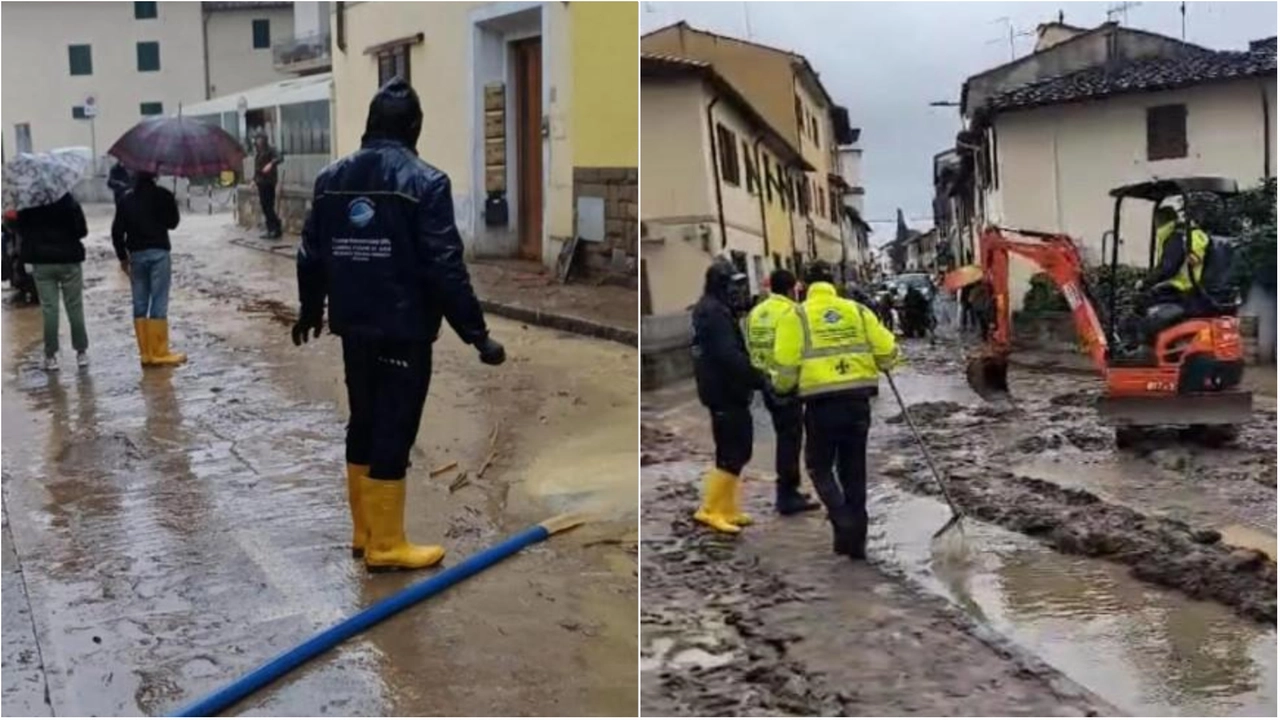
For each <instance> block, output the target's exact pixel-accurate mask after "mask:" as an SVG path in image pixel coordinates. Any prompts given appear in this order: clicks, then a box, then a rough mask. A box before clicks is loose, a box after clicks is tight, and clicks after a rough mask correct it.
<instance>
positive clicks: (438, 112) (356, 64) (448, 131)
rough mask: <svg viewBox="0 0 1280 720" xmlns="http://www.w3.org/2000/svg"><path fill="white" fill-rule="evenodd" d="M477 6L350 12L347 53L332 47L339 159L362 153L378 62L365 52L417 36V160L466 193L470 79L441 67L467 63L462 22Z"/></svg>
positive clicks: (412, 70) (413, 61) (378, 5)
mask: <svg viewBox="0 0 1280 720" xmlns="http://www.w3.org/2000/svg"><path fill="white" fill-rule="evenodd" d="M482 4H483V3H468V2H448V3H395V2H363V3H353V4H349V5H348V6H347V8H346V14H347V21H346V35H347V49H346V52H343V51H341V50H338V49H337V47H336V46H335V47H334V48H333V92H334V106H335V109H336V113H335V114H334V123H335V126H336V127H335V128H334V130H335V132H334V138H335V140H336V147H335V154H336V155H337V156H339V157H341V156H343V155H347V154H349V153H352V152H355V151H356V150H357V149H358V148H359V147H360V136H361V135H363V134H364V123H365V118H366V116H367V115H368V112H369V101H370V100H372V99H373V94H374V93H375V92H377V89H378V63H377V61H376V60H375V59H374V58H373V56H371V55H366V54H365V53H364V50H365V48H367V47H369V46H372V45H377V44H379V43H383V42H386V41H388V40H392V39H394V38H398V37H404V36H406V35H411V34H413V33H415V32H421V33H423V36H424V38H423V41H422V42H421V43H419V44H417V45H414V46H413V48H412V50H411V51H410V55H409V79H410V82H411V83H412V84H413V88H414V90H416V91H417V93H418V96H419V97H420V98H421V99H422V115H423V117H422V136H421V137H420V138H419V139H418V153H419V154H420V155H422V158H423V159H424V160H426V161H427V162H429V163H431V164H432V165H435V166H436V167H439V168H440V169H441V170H443V171H444V172H446V173H448V175H449V178H450V179H451V180H452V182H453V187H454V190H455V192H456V191H457V190H460V189H462V188H469V187H470V186H471V143H470V136H471V130H470V127H469V126H468V122H469V117H470V115H469V114H468V102H469V97H468V92H467V75H466V73H462V72H441V71H440V68H444V67H449V68H458V67H463V66H464V65H463V64H464V63H467V62H469V60H468V57H467V48H468V42H467V41H468V33H467V32H466V30H467V28H468V19H467V15H468V13H469V12H470V10H471V9H472V8H473V7H475V6H478V5H482ZM335 37H336V36H335Z"/></svg>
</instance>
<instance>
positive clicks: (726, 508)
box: [693, 258, 768, 533]
mask: <svg viewBox="0 0 1280 720" xmlns="http://www.w3.org/2000/svg"><path fill="white" fill-rule="evenodd" d="M747 297H748V291H747V277H746V275H744V274H742V273H741V272H739V271H738V269H737V268H736V267H734V266H733V263H731V262H729V261H728V260H726V259H723V258H721V259H718V260H716V261H715V262H714V263H712V264H711V267H709V268H707V276H706V283H705V285H704V287H703V294H702V298H701V299H700V300H698V304H697V305H695V306H694V307H693V372H694V378H695V379H696V381H697V384H698V399H699V400H701V401H702V404H703V405H704V406H706V408H707V410H709V411H710V412H711V435H712V438H713V439H714V440H715V445H716V457H715V467H713V468H712V469H711V470H710V471H708V473H707V475H706V478H705V479H704V490H703V499H702V506H701V507H699V508H698V511H697V512H696V513H694V516H693V517H694V519H695V520H697V521H698V522H700V523H703V524H704V525H707V526H709V527H711V528H712V529H714V530H717V531H719V532H724V533H736V532H739V531H740V530H741V529H742V525H744V524H746V523H747V522H749V519H748V518H747V517H746V516H744V515H743V514H742V512H741V508H740V507H739V501H738V497H739V492H740V490H739V487H738V484H739V478H740V476H741V475H742V469H743V468H744V467H746V465H747V463H748V462H749V461H750V460H751V446H752V443H754V442H755V436H754V427H753V425H752V420H751V398H752V395H753V394H754V393H755V391H756V390H763V389H764V388H766V387H767V386H768V376H767V375H765V374H764V373H763V372H761V371H759V370H757V369H756V368H755V367H753V366H752V364H751V356H750V355H749V354H748V353H747V344H746V342H745V341H744V340H743V337H742V327H741V325H740V323H739V316H740V314H741V313H742V312H743V311H744V310H746V307H745V305H746V302H747Z"/></svg>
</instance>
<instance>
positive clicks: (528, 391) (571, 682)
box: [3, 208, 637, 715]
mask: <svg viewBox="0 0 1280 720" xmlns="http://www.w3.org/2000/svg"><path fill="white" fill-rule="evenodd" d="M90 215H91V235H90V242H89V260H88V261H87V262H86V263H85V276H86V285H87V289H86V297H85V303H86V308H87V320H88V328H89V335H90V342H91V349H90V356H91V358H92V365H91V366H90V368H89V369H87V370H81V371H77V370H76V369H75V368H74V367H70V368H69V367H67V365H69V364H70V365H73V364H74V363H68V359H69V355H70V352H69V348H65V347H64V350H63V365H64V369H63V370H62V371H61V372H60V373H56V374H46V373H45V372H44V371H43V370H41V369H40V368H39V361H40V356H41V354H42V353H41V343H40V313H39V310H38V309H35V308H15V307H9V306H6V307H5V309H4V316H3V320H4V328H3V340H4V350H5V353H4V358H5V359H4V403H3V411H4V418H3V420H4V428H5V434H4V453H3V474H4V598H3V599H4V702H5V709H6V712H17V711H18V709H21V711H22V714H60V715H62V714H70V715H87V714H92V715H108V714H111V715H139V714H164V713H167V712H172V711H174V710H175V709H177V708H178V707H180V706H181V705H183V704H185V703H187V702H189V701H192V700H195V699H197V698H199V697H201V696H203V695H204V694H206V693H208V692H211V691H213V690H215V689H217V688H218V687H220V686H222V685H223V684H225V683H227V682H230V681H232V680H234V679H236V678H238V677H239V676H240V675H241V674H243V673H244V672H247V671H249V670H251V669H253V668H254V667H256V666H258V665H259V664H261V663H262V662H264V661H266V660H268V659H270V658H271V657H273V656H275V655H276V654H278V653H280V652H282V651H284V650H286V649H288V648H290V647H292V646H293V645H295V644H296V643H299V642H301V641H303V640H305V639H307V638H308V637H310V636H311V635H312V634H313V633H315V632H317V631H319V630H321V629H323V628H325V627H327V626H328V625H330V624H332V623H334V622H336V621H338V620H341V619H342V618H344V617H346V616H349V615H350V614H352V613H354V612H356V611H357V610H359V609H360V608H362V607H365V606H367V605H369V604H371V603H373V602H375V601H377V600H378V599H380V598H383V597H386V596H388V595H390V594H391V593H393V592H395V591H396V590H398V589H400V588H402V587H404V586H406V585H408V584H410V583H412V582H414V581H416V580H420V579H422V578H425V577H427V576H429V574H430V571H424V572H419V573H407V574H391V575H378V576H370V575H369V574H367V573H366V572H365V571H364V570H363V566H362V565H360V564H359V563H358V562H356V561H353V560H352V559H351V558H350V554H349V550H348V548H347V543H348V542H349V534H350V524H349V515H348V511H347V506H346V498H345V483H344V482H343V471H344V470H343V468H344V465H343V463H344V458H343V433H344V425H345V418H346V407H345V405H346V398H345V388H344V386H343V382H342V369H341V352H340V347H339V344H338V342H337V339H336V338H334V337H332V336H325V337H323V338H321V339H320V340H319V341H313V342H312V343H311V344H310V345H309V346H307V347H305V348H303V349H296V348H294V347H293V345H292V343H291V342H290V341H289V339H288V327H287V323H289V322H291V318H292V312H293V308H294V307H295V301H294V290H293V278H294V272H293V268H292V263H291V262H290V261H289V260H288V259H286V258H281V257H278V256H275V255H271V254H269V253H262V252H258V251H254V250H251V249H247V248H243V247H238V246H235V245H233V244H232V243H231V242H230V241H231V240H232V239H234V238H235V237H237V236H239V235H240V234H241V231H238V230H235V229H234V228H231V227H230V226H229V217H228V216H225V215H224V216H214V217H204V216H199V215H193V216H188V217H184V218H183V225H182V227H181V228H180V229H179V230H178V231H177V232H176V233H175V235H174V238H173V241H174V247H175V252H174V256H173V265H174V291H173V296H172V299H171V304H170V320H171V325H172V345H173V347H174V348H175V349H177V350H179V351H183V352H186V353H188V355H189V356H190V361H189V362H188V364H186V365H185V366H182V367H179V368H176V369H171V370H168V369H157V370H148V371H147V372H145V373H144V372H142V370H141V369H140V367H139V366H138V363H137V360H136V357H137V350H136V346H135V343H134V338H133V332H132V326H131V321H130V305H129V289H128V283H127V280H126V278H125V277H124V276H123V275H121V273H120V272H119V270H118V269H117V266H116V263H115V260H114V256H113V255H112V254H111V252H110V249H109V240H108V239H106V228H107V224H108V223H109V219H110V218H109V216H107V215H106V213H105V212H104V211H103V210H102V209H100V208H96V209H93V211H92V212H91V213H90ZM489 321H490V327H491V330H492V332H493V334H494V336H495V337H496V338H498V339H500V340H501V341H502V342H503V343H505V344H506V347H507V353H508V362H507V364H506V365H504V366H502V367H501V368H497V369H494V368H488V367H485V366H483V365H481V364H480V363H479V362H478V360H477V359H476V356H475V351H474V350H473V349H471V348H469V347H465V346H463V345H462V344H461V343H460V342H459V341H458V340H457V339H456V337H454V336H453V335H451V334H450V333H449V331H448V330H445V331H444V332H443V333H442V337H441V339H440V341H439V342H438V343H437V344H436V353H435V361H434V365H435V373H434V377H433V380H432V386H431V394H430V397H429V399H428V401H427V408H426V412H425V414H424V417H423V422H422V428H421V430H420V433H419V438H418V444H417V446H416V447H415V449H414V452H413V458H412V461H413V467H412V468H411V469H410V472H409V478H408V482H409V507H408V513H407V515H408V519H407V525H408V532H409V535H410V537H411V538H414V539H417V540H418V541H420V542H441V543H443V544H444V545H445V546H446V547H447V549H448V551H449V555H448V556H447V557H446V559H445V565H446V566H448V565H450V564H455V563H457V562H459V561H461V560H462V559H464V558H466V557H467V556H468V555H470V554H472V553H474V552H477V551H479V550H481V549H483V548H485V547H488V546H489V545H491V544H493V543H495V542H497V541H499V540H501V539H502V538H504V537H506V536H507V535H509V534H511V533H513V532H515V531H518V530H520V529H522V528H524V527H526V526H528V525H530V524H533V523H536V522H538V521H540V520H543V519H545V518H547V517H549V516H551V515H554V514H557V513H560V512H586V513H589V514H590V517H591V518H592V522H590V523H589V524H588V525H586V526H584V527H582V528H580V529H578V530H575V531H573V532H571V533H568V534H565V535H562V536H557V537H555V538H553V539H551V540H549V541H548V542H546V543H543V544H541V545H539V546H536V547H534V548H532V549H530V550H526V551H525V552H523V553H521V554H519V555H517V556H516V557H513V558H511V559H509V560H508V561H506V562H504V563H502V564H500V565H498V566H496V567H494V568H492V569H490V570H488V571H486V572H485V573H483V574H481V575H479V576H477V577H475V578H472V579H470V580H467V581H465V582H464V583H463V584H461V585H458V586H456V587H455V588H453V589H451V590H449V591H447V592H446V593H445V594H443V595H440V596H437V597H436V598H433V599H431V600H429V601H427V602H425V603H423V604H421V605H419V606H417V607H415V608H411V609H409V610H407V611H405V612H403V613H401V614H400V615H398V616H397V617H395V618H393V619H391V620H389V621H387V622H385V623H383V624H382V625H380V626H378V627H376V628H374V629H372V630H370V631H369V632H366V633H365V634H363V635H362V636H360V637H358V638H356V639H354V640H351V641H348V642H347V643H345V644H343V645H341V646H340V647H339V648H338V649H336V650H334V651H331V652H330V653H328V654H326V655H324V656H322V657H321V658H319V659H317V660H315V661H313V662H312V663H310V664H309V665H308V666H306V667H304V668H302V669H300V670H298V671H295V672H294V673H293V674H292V675H290V676H288V677H287V678H285V679H284V680H283V681H281V682H279V683H277V684H276V685H273V686H271V687H269V688H267V689H266V690H263V691H261V692H259V693H258V694H256V695H254V696H253V697H251V698H249V699H248V700H246V701H245V702H244V703H242V704H241V705H240V706H238V707H236V708H233V709H232V712H236V713H250V714H259V715H263V714H265V715H273V714H274V715H335V714H336V715H365V714H369V715H438V714H448V715H474V714H523V713H535V714H562V715H564V714H575V715H576V714H600V713H609V714H627V713H630V712H634V708H635V702H636V689H635V676H636V675H635V673H636V671H635V657H636V651H637V649H636V638H635V613H636V589H635V588H636V579H635V578H636V520H637V518H636V508H635V454H634V443H635V437H636V432H637V428H636V399H635V387H634V382H635V381H634V378H635V364H636V357H635V351H634V350H633V349H631V348H627V347H625V346H623V345H619V344H615V343H609V342H604V341H595V340H589V339H584V338H580V337H577V336H572V335H566V334H562V333H557V332H552V331H546V330H543V329H540V328H536V327H527V326H523V325H521V324H518V323H512V322H507V321H504V320H503V319H501V318H494V317H491V318H490V319H489ZM64 323H65V321H64ZM63 332H64V340H65V333H66V330H65V324H64V330H63ZM65 344H66V343H65V342H64V345H65ZM482 469H483V472H482Z"/></svg>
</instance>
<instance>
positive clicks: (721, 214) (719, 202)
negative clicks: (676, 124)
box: [707, 95, 729, 250]
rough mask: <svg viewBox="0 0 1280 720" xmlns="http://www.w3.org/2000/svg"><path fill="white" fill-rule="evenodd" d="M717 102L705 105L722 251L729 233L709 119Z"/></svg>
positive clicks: (713, 131) (717, 159)
mask: <svg viewBox="0 0 1280 720" xmlns="http://www.w3.org/2000/svg"><path fill="white" fill-rule="evenodd" d="M719 102H720V96H718V95H717V96H716V97H715V98H713V99H712V100H711V103H710V104H709V105H707V137H709V138H711V142H710V146H711V174H712V175H714V176H715V179H716V217H718V218H719V219H720V249H721V250H723V249H725V248H726V247H728V246H729V232H728V230H726V229H725V224H724V195H723V194H722V193H721V190H720V159H719V157H718V156H717V154H716V142H717V138H716V123H715V120H713V119H712V117H711V109H712V108H714V107H715V106H716V103H719Z"/></svg>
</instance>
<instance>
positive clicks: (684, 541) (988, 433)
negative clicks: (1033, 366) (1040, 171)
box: [641, 341, 1276, 715]
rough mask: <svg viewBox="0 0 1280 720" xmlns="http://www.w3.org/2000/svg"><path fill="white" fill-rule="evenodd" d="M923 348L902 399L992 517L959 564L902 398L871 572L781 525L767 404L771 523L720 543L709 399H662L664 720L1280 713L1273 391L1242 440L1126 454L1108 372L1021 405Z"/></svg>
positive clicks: (655, 548) (655, 511)
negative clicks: (1000, 399) (708, 521)
mask: <svg viewBox="0 0 1280 720" xmlns="http://www.w3.org/2000/svg"><path fill="white" fill-rule="evenodd" d="M905 351H906V354H907V356H908V358H909V363H908V365H907V366H906V367H904V368H903V369H902V370H901V371H899V372H898V373H897V376H898V383H899V386H900V388H901V389H902V390H903V392H904V394H905V396H906V401H907V403H908V404H909V405H910V406H911V408H912V413H913V417H914V418H915V420H916V422H917V423H918V424H919V425H920V426H921V429H922V431H923V433H924V435H925V438H926V441H927V442H928V443H929V445H930V447H931V449H932V451H933V453H934V454H935V456H936V458H937V460H938V462H939V464H940V465H941V466H942V468H943V469H944V471H945V472H947V473H948V474H949V475H950V477H951V478H952V491H953V493H954V495H955V496H956V500H957V502H958V503H959V504H960V505H961V507H962V508H963V509H964V510H965V512H966V513H967V514H968V515H970V518H969V519H967V520H966V521H965V523H964V526H965V536H964V542H963V545H962V546H961V547H960V548H959V549H960V550H961V552H959V553H956V552H947V551H946V550H951V551H954V550H956V548H946V547H939V546H931V544H930V541H929V536H930V534H931V533H932V532H933V531H934V530H935V529H937V528H938V527H939V526H940V525H941V524H942V523H943V522H944V521H945V520H946V518H947V517H948V515H949V512H948V511H947V509H946V506H945V505H944V504H943V503H942V502H941V500H940V498H938V497H937V490H936V487H935V485H934V483H933V481H932V479H931V476H930V475H929V473H928V470H927V467H926V466H925V463H924V461H923V458H922V456H921V454H920V451H919V448H918V447H917V446H916V444H915V442H914V440H913V439H912V438H911V436H910V435H909V433H908V431H907V428H906V426H905V425H904V424H903V423H902V421H901V418H900V415H901V411H900V409H899V408H898V407H897V405H896V403H895V402H894V400H893V397H892V395H890V394H889V393H888V391H887V389H886V390H884V392H883V394H882V396H881V397H880V398H878V399H877V400H876V402H875V404H874V412H875V418H876V419H875V425H874V426H873V428H872V435H871V465H872V470H871V476H870V483H871V488H870V497H871V516H872V527H871V547H870V549H869V552H870V555H871V562H870V564H869V565H870V566H869V567H868V566H858V565H854V564H852V563H849V562H848V561H846V560H841V559H839V558H836V557H835V556H833V555H832V554H831V553H830V539H829V533H828V530H827V528H826V523H825V520H824V519H823V517H822V515H821V513H814V514H812V515H809V516H806V517H802V518H786V519H783V518H778V517H777V516H775V515H774V514H773V513H772V508H771V504H772V494H773V487H772V479H773V476H772V453H773V447H772V438H771V427H770V425H769V421H768V418H767V416H766V415H765V414H764V413H763V410H762V409H759V410H760V412H758V414H757V422H756V431H757V435H756V437H757V440H756V447H755V453H754V456H753V458H752V461H751V464H750V465H749V466H748V468H747V473H746V475H747V478H748V482H747V484H746V488H745V489H746V501H747V504H748V506H749V509H750V511H751V512H752V513H753V515H754V516H755V518H756V524H755V525H754V526H752V527H751V528H748V529H747V530H746V531H745V532H744V533H743V535H742V536H741V537H740V538H738V539H736V540H734V539H724V538H720V537H715V536H712V535H711V534H709V533H706V532H703V531H702V530H701V528H700V527H699V526H696V525H695V524H694V523H693V521H692V520H691V518H690V517H689V515H690V513H691V512H692V509H693V508H694V507H695V505H696V503H697V492H698V487H699V476H700V474H701V472H702V471H703V470H704V468H705V464H706V462H707V461H708V458H709V454H708V450H709V448H710V445H709V442H710V438H709V433H708V430H707V427H706V422H707V420H706V418H705V412H704V411H703V410H702V408H701V407H700V406H699V405H698V403H697V400H696V397H695V396H694V395H693V392H692V387H691V386H688V385H678V386H674V387H671V388H666V389H663V390H661V391H657V392H654V393H649V394H647V395H646V396H645V397H644V399H643V402H642V424H643V431H642V435H643V437H644V440H643V446H644V448H645V457H644V458H643V460H642V463H643V465H644V468H643V472H642V476H643V477H642V483H643V496H642V502H643V507H644V512H643V519H642V526H643V538H644V548H643V550H642V552H643V556H642V557H643V569H642V574H643V577H644V583H643V588H642V607H643V608H644V613H643V617H642V626H641V648H642V650H641V654H642V657H643V658H644V661H643V665H642V667H643V671H644V675H643V676H642V685H643V687H644V696H643V698H642V703H643V706H644V712H645V714H648V715H656V714H665V713H667V712H684V713H688V712H702V713H726V712H733V713H739V714H744V713H745V714H750V713H755V714H768V713H770V712H778V711H781V712H802V713H803V712H807V713H840V712H843V713H853V714H864V715H865V714H913V715H914V714H919V715H930V714H988V715H990V714H1015V715H1016V714H1080V713H1088V712H1097V713H1102V714H1107V713H1115V712H1119V713H1127V714H1139V715H1151V714H1154V715H1166V714H1177V715H1206V714H1207V715H1224V714H1230V715H1259V714H1260V715H1270V714H1274V713H1275V709H1276V664H1275V646H1276V634H1275V617H1276V616H1275V610H1276V605H1275V597H1276V585H1275V582H1276V566H1275V562H1274V559H1273V558H1274V556H1275V535H1274V529H1273V523H1274V517H1275V512H1276V504H1275V502H1276V501H1275V498H1276V487H1275V477H1276V469H1275V399H1274V397H1259V398H1258V400H1257V402H1256V403H1255V405H1256V406H1257V408H1258V409H1257V410H1256V411H1255V415H1254V421H1253V422H1252V423H1251V424H1250V425H1249V426H1248V427H1246V428H1244V431H1243V433H1242V436H1241V438H1240V440H1239V442H1238V443H1236V444H1235V445H1234V446H1231V447H1225V448H1221V449H1216V450H1205V449H1202V448H1200V449H1195V450H1193V449H1191V448H1188V447H1185V446H1180V445H1179V444H1178V443H1177V442H1175V441H1173V439H1172V438H1168V437H1165V438H1155V439H1154V440H1153V441H1152V442H1151V443H1150V444H1149V445H1147V446H1144V447H1140V448H1137V449H1136V450H1135V451H1128V452H1117V451H1116V450H1115V449H1114V448H1113V445H1112V442H1111V440H1112V438H1111V434H1110V431H1109V430H1108V429H1106V428H1103V427H1101V426H1099V425H1097V423H1096V422H1095V421H1094V418H1093V415H1092V412H1093V410H1092V407H1091V404H1090V398H1091V395H1090V393H1091V392H1092V391H1093V390H1094V389H1095V388H1096V385H1095V384H1096V380H1095V379H1094V378H1093V377H1090V376H1088V375H1082V374H1076V373H1064V372H1055V371H1046V370H1039V371H1034V370H1029V369H1025V368H1017V367H1015V368H1013V369H1011V370H1010V379H1011V383H1012V385H1013V391H1014V394H1015V397H1016V398H1017V411H1012V412H1011V411H999V410H997V409H995V408H992V407H990V406H987V405H985V404H984V403H982V401H981V400H979V399H978V398H977V397H976V396H975V395H973V394H972V392H971V391H969V390H968V388H967V387H966V386H965V382H964V377H963V360H962V358H963V353H962V351H961V350H960V348H958V347H956V346H953V345H948V344H946V343H940V344H939V345H938V346H936V347H930V346H929V345H928V344H927V343H924V342H911V341H908V342H907V344H906V346H905ZM806 484H807V483H806ZM1268 556H1270V557H1268ZM850 653H854V654H855V655H856V658H857V660H856V662H849V661H848V658H849V657H850ZM766 666H767V667H768V668H774V669H766ZM904 668H911V670H904ZM917 668H921V669H920V670H916V669H917ZM923 668H928V669H927V670H924V669H923ZM762 678H763V682H761V679H762ZM748 686H750V688H751V690H750V692H748V691H747V688H748Z"/></svg>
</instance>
